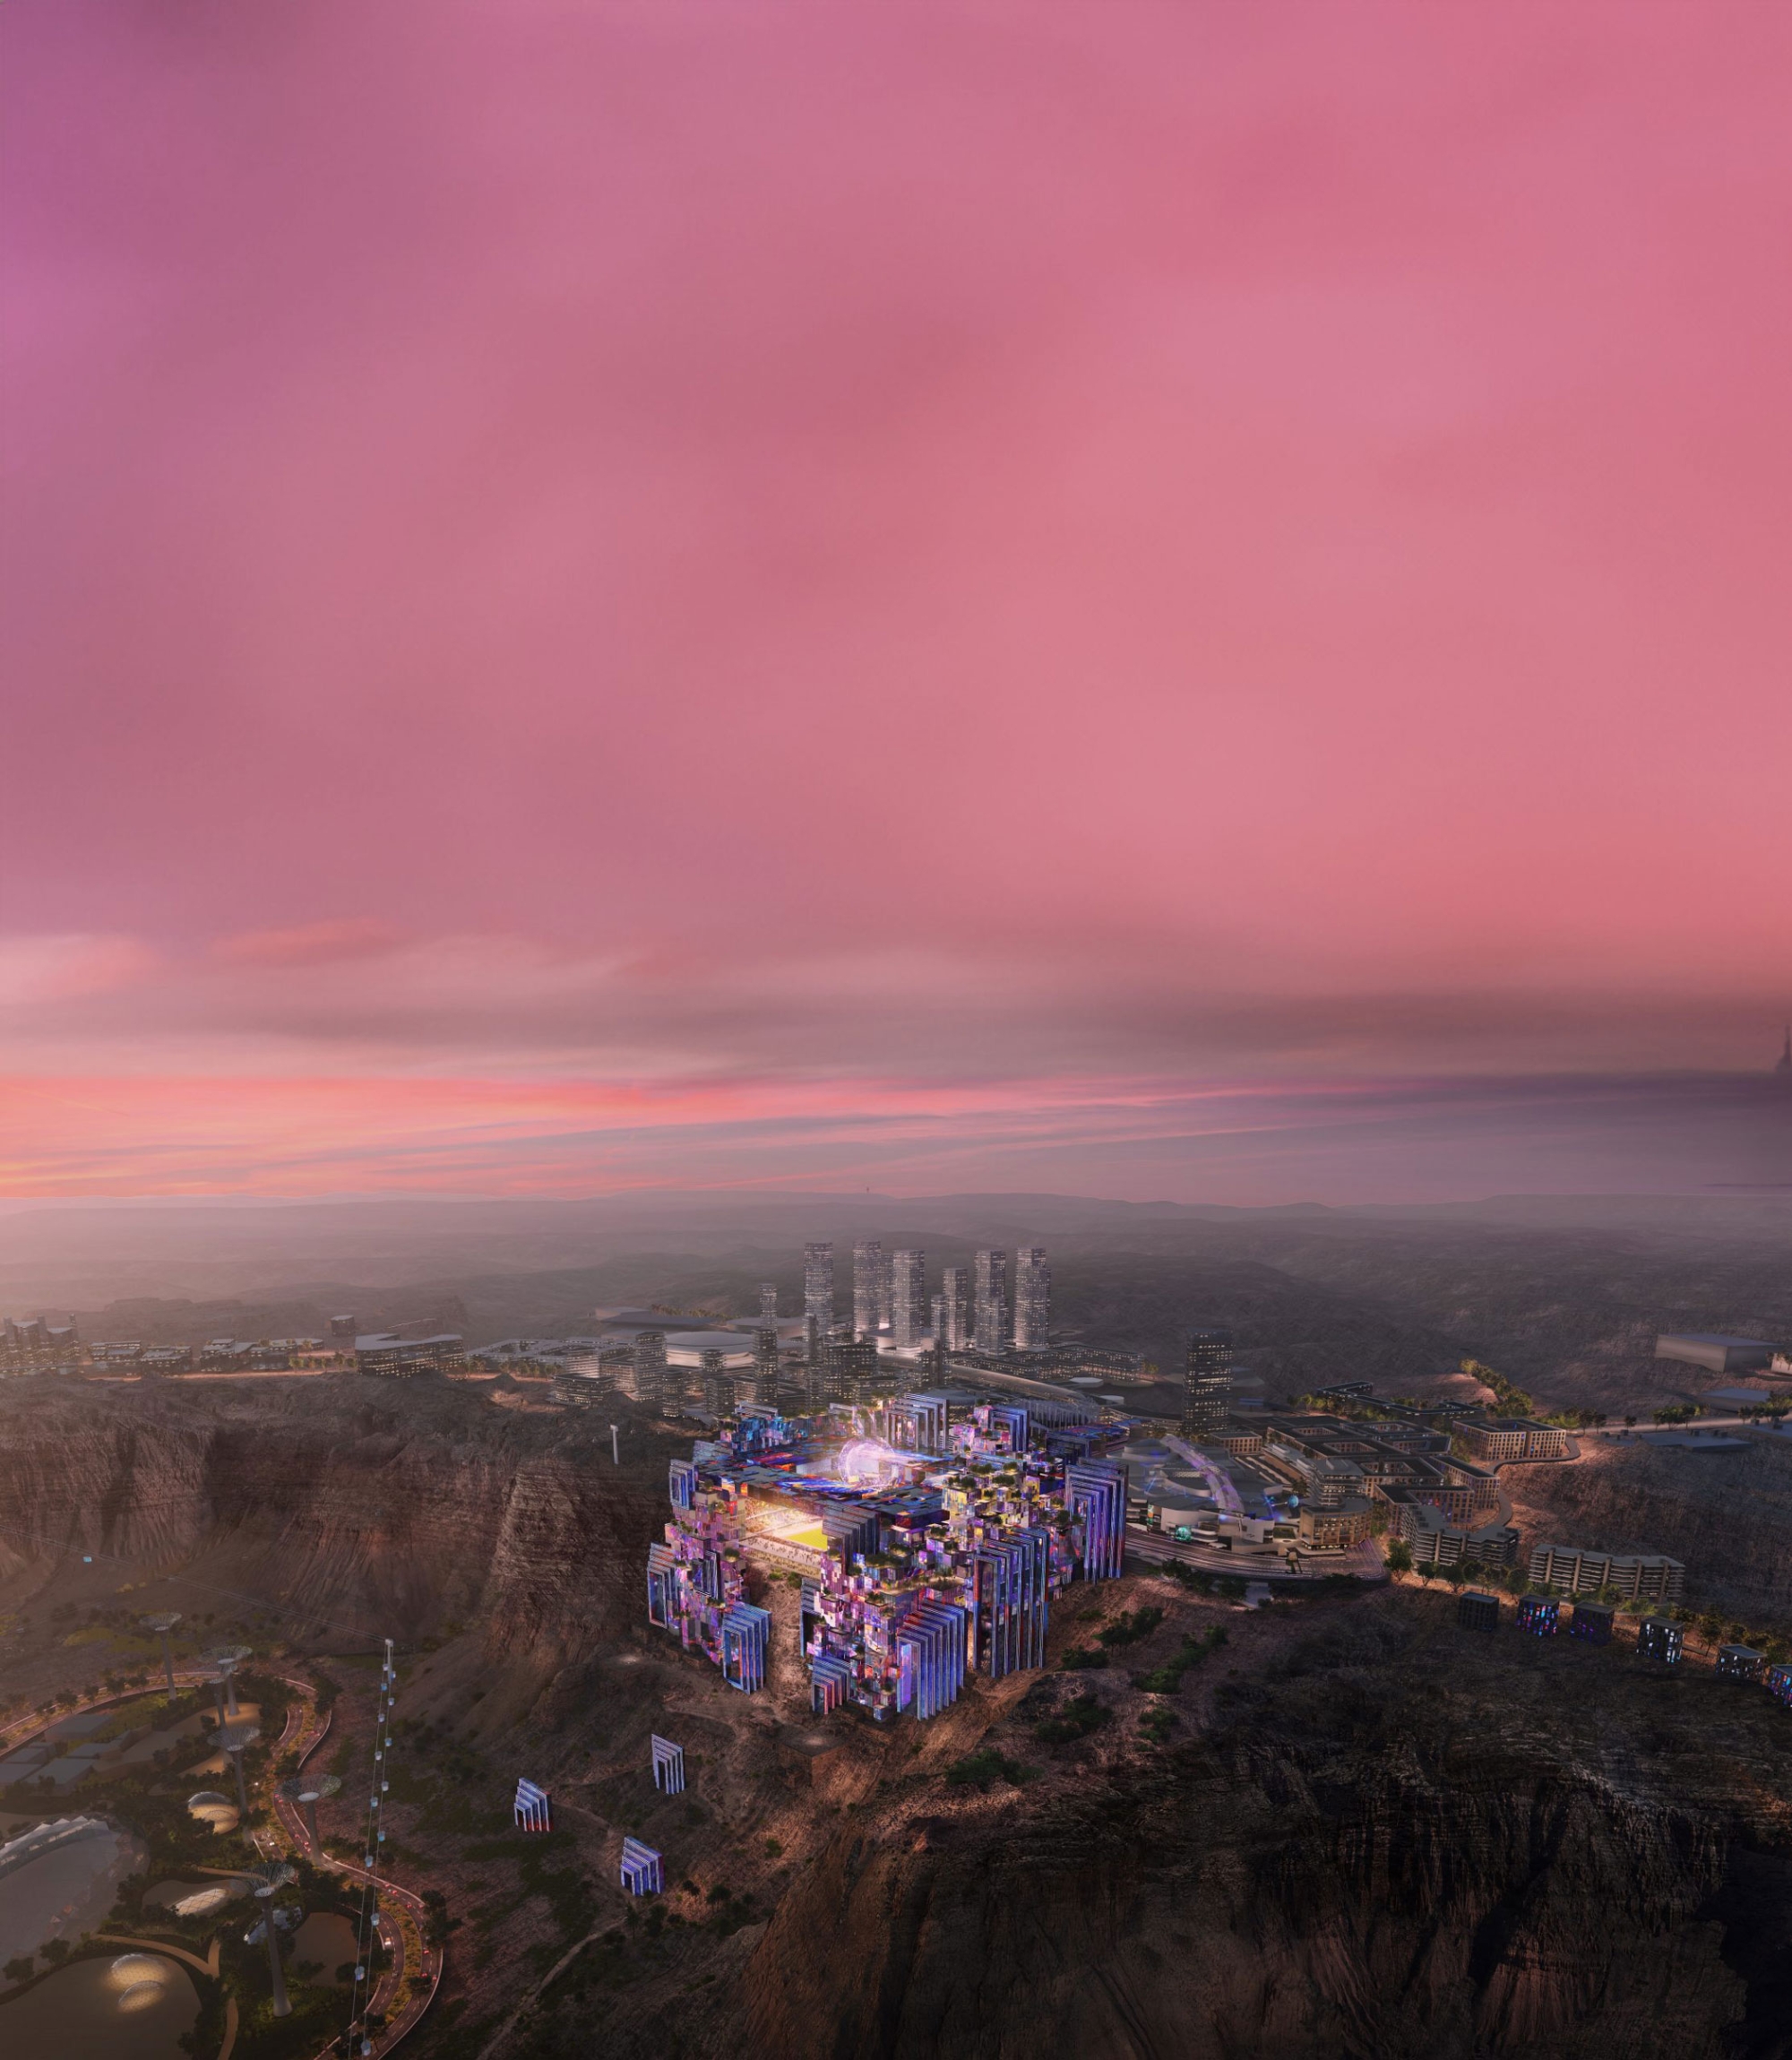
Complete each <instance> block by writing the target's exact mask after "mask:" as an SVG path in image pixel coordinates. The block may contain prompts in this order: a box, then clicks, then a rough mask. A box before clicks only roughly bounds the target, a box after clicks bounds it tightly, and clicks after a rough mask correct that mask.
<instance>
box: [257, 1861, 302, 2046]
mask: <svg viewBox="0 0 1792 2060" xmlns="http://www.w3.org/2000/svg"><path fill="white" fill-rule="evenodd" d="M251 1878H252V1879H253V1880H254V1882H255V1883H256V1884H257V1885H256V1888H255V1900H256V1901H257V1902H259V1903H260V1904H261V1906H262V1928H263V1930H264V1931H265V1932H266V1933H267V1935H268V1971H269V1972H270V1973H271V1975H272V1977H273V1985H274V2015H275V2016H276V2017H290V2016H291V2015H292V2004H290V2003H289V2002H288V2001H287V1995H286V1974H285V1971H284V1969H282V1968H281V1966H280V1936H279V1934H278V1933H277V1932H276V1931H275V1929H274V1898H275V1896H277V1895H278V1894H279V1893H280V1891H281V1889H283V1888H284V1887H285V1886H286V1884H287V1883H288V1882H289V1881H297V1878H298V1876H297V1874H296V1873H295V1872H294V1870H293V1869H292V1868H291V1867H289V1866H288V1865H287V1864H286V1862H285V1861H284V1860H281V1861H280V1863H279V1865H278V1866H262V1867H256V1868H254V1870H253V1872H252V1877H251Z"/></svg>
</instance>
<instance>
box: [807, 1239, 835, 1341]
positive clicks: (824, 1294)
mask: <svg viewBox="0 0 1792 2060" xmlns="http://www.w3.org/2000/svg"><path fill="white" fill-rule="evenodd" d="M803 1314H804V1315H805V1316H806V1317H808V1318H809V1319H810V1320H811V1321H812V1322H813V1323H814V1326H815V1328H816V1330H817V1331H819V1332H821V1335H822V1340H823V1343H825V1342H826V1341H827V1340H828V1339H830V1338H831V1337H832V1336H833V1334H834V1248H833V1246H832V1245H804V1247H803Z"/></svg>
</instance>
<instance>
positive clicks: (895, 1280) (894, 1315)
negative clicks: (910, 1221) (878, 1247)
mask: <svg viewBox="0 0 1792 2060" xmlns="http://www.w3.org/2000/svg"><path fill="white" fill-rule="evenodd" d="M926 1259H927V1255H926V1253H925V1252H892V1254H891V1255H890V1333H891V1336H892V1339H893V1340H895V1342H896V1344H897V1345H898V1346H899V1347H900V1348H901V1349H904V1350H907V1349H910V1348H912V1347H914V1346H916V1345H918V1344H919V1343H920V1341H921V1340H922V1338H923V1336H924V1335H925V1334H926V1328H927V1300H926Z"/></svg>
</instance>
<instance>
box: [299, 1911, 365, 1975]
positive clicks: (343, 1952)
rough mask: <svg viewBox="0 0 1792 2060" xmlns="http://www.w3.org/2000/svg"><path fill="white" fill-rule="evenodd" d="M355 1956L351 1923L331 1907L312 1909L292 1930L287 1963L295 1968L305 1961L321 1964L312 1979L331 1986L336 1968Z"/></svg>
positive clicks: (353, 1932)
mask: <svg viewBox="0 0 1792 2060" xmlns="http://www.w3.org/2000/svg"><path fill="white" fill-rule="evenodd" d="M355 1957H356V1954H355V1927H354V1926H353V1925H352V1924H350V1923H349V1919H348V1918H346V1917H339V1916H337V1915H336V1914H335V1913H334V1912H333V1911H324V1910H314V1911H313V1912H312V1914H311V1915H310V1916H309V1917H307V1918H306V1920H305V1922H304V1923H303V1924H302V1925H300V1926H299V1927H298V1929H297V1932H296V1933H295V1934H294V1936H293V1941H292V1960H291V1962H290V1965H291V1966H292V1967H293V1968H297V1966H298V1965H299V1964H300V1963H301V1962H302V1961H308V1962H310V1963H311V1964H312V1965H314V1966H317V1967H321V1968H322V1969H323V1973H322V1974H320V1975H318V1976H316V1977H315V1979H316V1981H317V1983H318V1985H319V1986H320V1987H324V1988H329V1987H334V1986H335V1985H336V1969H338V1968H339V1967H343V1966H347V1965H349V1964H351V1963H352V1962H353V1961H354V1959H355Z"/></svg>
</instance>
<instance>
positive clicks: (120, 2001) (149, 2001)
mask: <svg viewBox="0 0 1792 2060" xmlns="http://www.w3.org/2000/svg"><path fill="white" fill-rule="evenodd" d="M198 2018H199V1991H198V1990H197V1989H196V1988H195V1987H194V1985H193V1978H192V1976H191V1975H189V1974H188V1972H187V1970H186V1969H185V1968H184V1967H183V1966H182V1965H181V1964H180V1962H179V1961H175V1960H169V1959H167V1958H166V1957H165V1956H164V1955H162V1954H161V1953H159V1952H125V1953H120V1954H118V1955H117V1957H116V1959H111V1960H77V1961H74V1963H73V1965H72V1966H69V1967H64V1968H60V1969H57V1971H56V1973H55V1974H52V1975H51V1976H50V1977H49V1978H48V1979H47V1980H46V1981H39V1983H38V1984H37V1985H36V1986H35V1987H32V1988H30V1989H27V1990H26V1992H25V1994H24V1995H21V1996H19V1997H17V1998H16V1999H15V2000H14V2001H13V2002H11V2003H6V2004H0V2053H4V2054H5V2056H6V2060H185V2055H184V2054H183V2052H182V2051H181V2045H180V2041H181V2039H182V2038H183V2037H184V2036H185V2034H186V2033H187V2032H189V2031H191V2030H193V2028H194V2024H195V2023H196V2022H197V2021H198Z"/></svg>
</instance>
